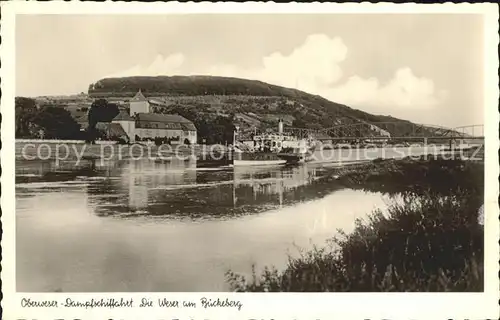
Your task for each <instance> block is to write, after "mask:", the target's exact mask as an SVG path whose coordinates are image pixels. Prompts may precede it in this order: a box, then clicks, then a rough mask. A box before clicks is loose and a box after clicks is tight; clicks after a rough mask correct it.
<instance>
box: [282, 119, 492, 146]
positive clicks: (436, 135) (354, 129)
mask: <svg viewBox="0 0 500 320" xmlns="http://www.w3.org/2000/svg"><path fill="white" fill-rule="evenodd" d="M285 132H289V133H291V134H294V135H296V136H299V137H307V136H312V137H315V138H316V139H318V140H323V141H327V140H328V141H337V142H351V141H363V140H371V141H377V140H378V141H380V140H391V141H405V142H412V141H422V140H427V141H434V142H437V141H454V140H465V141H474V143H483V142H484V125H483V124H475V125H466V126H460V127H455V128H447V127H442V126H436V125H430V124H415V123H411V122H404V121H400V122H377V123H367V122H358V123H353V124H347V125H338V126H333V127H330V128H325V129H308V128H294V127H288V128H285ZM466 143H470V142H466Z"/></svg>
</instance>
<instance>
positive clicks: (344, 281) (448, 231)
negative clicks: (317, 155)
mask: <svg viewBox="0 0 500 320" xmlns="http://www.w3.org/2000/svg"><path fill="white" fill-rule="evenodd" d="M326 179H327V180H330V181H331V183H338V184H340V185H342V186H344V187H346V188H353V189H363V190H367V191H376V192H383V193H385V194H388V195H390V196H391V199H392V202H391V203H390V204H389V207H388V209H387V210H386V211H385V212H382V211H380V210H375V211H373V212H372V213H371V214H369V215H368V217H367V218H366V219H364V220H356V222H355V228H354V231H353V232H352V233H350V234H346V233H344V232H343V231H342V230H337V232H338V233H337V235H336V236H333V234H334V232H335V230H332V238H331V240H330V241H328V242H327V243H326V244H325V245H324V247H314V248H313V249H312V250H310V251H302V252H301V254H300V256H299V257H297V258H295V257H291V256H290V257H289V260H288V264H287V266H286V267H285V269H284V270H278V269H276V268H275V267H274V266H266V267H264V269H263V271H262V272H261V273H259V274H258V273H257V272H256V271H255V266H253V267H254V268H253V272H252V275H251V276H250V277H246V276H244V275H241V274H236V273H234V272H232V271H231V270H229V271H227V273H226V281H227V282H228V284H229V286H230V288H231V290H232V291H237V292H377V291H378V292H380V291H394V292H403V291H410V292H441V291H454V292H463V291H466V292H480V291H483V288H484V274H483V254H484V252H483V250H484V249H483V248H484V228H483V225H482V223H483V222H481V221H480V219H481V218H482V217H479V216H480V213H479V211H480V208H481V207H482V205H483V195H484V187H483V186H484V165H483V163H481V162H472V161H463V160H446V159H440V158H437V159H436V158H433V157H431V158H430V159H427V158H426V157H425V156H422V157H421V158H419V159H411V158H409V157H407V158H404V159H401V160H394V159H391V160H382V159H378V160H376V161H372V162H370V163H368V164H364V165H360V166H352V167H346V168H345V169H342V170H340V171H339V170H335V171H334V172H332V173H331V174H330V175H329V176H327V177H326ZM334 181H335V182H334Z"/></svg>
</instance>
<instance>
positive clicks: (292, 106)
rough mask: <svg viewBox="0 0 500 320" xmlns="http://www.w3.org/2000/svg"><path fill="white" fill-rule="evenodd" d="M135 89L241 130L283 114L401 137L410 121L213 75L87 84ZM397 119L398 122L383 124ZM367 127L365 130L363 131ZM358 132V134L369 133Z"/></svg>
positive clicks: (94, 93) (301, 122) (105, 89)
mask: <svg viewBox="0 0 500 320" xmlns="http://www.w3.org/2000/svg"><path fill="white" fill-rule="evenodd" d="M139 89H140V90H141V91H142V92H143V93H144V95H145V96H146V97H148V98H153V97H154V98H157V99H158V100H160V101H161V105H159V106H156V107H155V112H160V113H163V112H164V113H178V114H180V115H183V116H184V117H186V118H188V119H189V120H191V121H193V122H194V123H195V124H196V123H197V122H198V121H199V120H200V119H205V120H208V119H214V118H215V117H217V116H234V119H235V120H236V121H235V122H236V124H237V125H239V126H240V127H242V129H254V128H258V129H266V128H270V127H275V126H276V124H277V121H278V119H280V118H285V119H284V121H285V123H287V125H288V126H293V127H300V128H311V129H320V128H330V127H333V126H339V125H349V124H357V123H369V124H372V125H374V126H376V127H377V128H380V129H383V130H387V131H388V132H389V133H390V134H391V135H403V134H404V133H405V132H409V131H411V130H413V124H412V123H411V122H409V121H406V120H401V119H397V118H393V117H391V116H382V115H373V114H369V113H366V112H364V111H361V110H357V109H353V108H350V107H348V106H346V105H343V104H339V103H336V102H332V101H329V100H327V99H325V98H322V97H320V96H317V95H312V94H308V93H305V92H302V91H299V90H295V89H289V88H283V87H279V86H275V85H270V84H267V83H264V82H261V81H255V80H245V79H237V78H226V77H212V76H172V77H167V76H160V77H126V78H108V79H102V80H99V81H97V82H96V83H94V84H91V85H90V86H89V91H88V93H89V95H90V96H91V97H93V98H116V97H123V98H124V99H128V98H130V97H132V96H133V95H134V94H135V93H136V92H137V91H139ZM387 122H396V123H398V125H397V126H387V125H386V124H385V123H387ZM364 130H368V129H366V128H365V129H364ZM375 131H377V129H375V130H373V132H363V134H367V135H370V134H374V135H376V134H377V133H376V132H375Z"/></svg>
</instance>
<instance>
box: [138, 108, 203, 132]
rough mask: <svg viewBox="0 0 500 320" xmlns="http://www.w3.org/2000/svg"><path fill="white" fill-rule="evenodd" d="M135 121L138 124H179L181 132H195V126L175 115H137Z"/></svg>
mask: <svg viewBox="0 0 500 320" xmlns="http://www.w3.org/2000/svg"><path fill="white" fill-rule="evenodd" d="M136 119H137V120H138V121H139V122H160V123H165V124H167V123H172V124H179V125H180V127H181V128H182V130H192V131H196V127H195V125H194V124H193V123H192V122H191V121H189V120H188V119H186V118H184V117H182V116H180V115H177V114H160V113H142V112H141V113H137V114H136Z"/></svg>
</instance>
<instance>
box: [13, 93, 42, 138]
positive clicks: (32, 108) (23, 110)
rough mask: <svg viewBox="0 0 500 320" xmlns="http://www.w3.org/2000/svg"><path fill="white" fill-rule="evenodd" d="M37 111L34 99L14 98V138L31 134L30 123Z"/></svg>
mask: <svg viewBox="0 0 500 320" xmlns="http://www.w3.org/2000/svg"><path fill="white" fill-rule="evenodd" d="M37 112H38V109H37V106H36V102H35V100H34V99H31V98H25V97H16V98H15V122H16V123H15V134H16V138H25V137H30V136H32V132H31V131H30V123H32V121H33V117H34V116H35V115H36V113H37Z"/></svg>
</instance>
